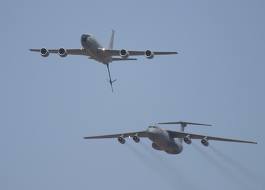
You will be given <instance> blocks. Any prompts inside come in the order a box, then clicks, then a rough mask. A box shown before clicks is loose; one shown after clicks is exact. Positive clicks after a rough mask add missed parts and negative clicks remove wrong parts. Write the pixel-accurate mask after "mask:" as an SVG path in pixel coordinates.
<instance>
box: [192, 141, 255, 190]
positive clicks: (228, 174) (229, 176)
mask: <svg viewBox="0 0 265 190" xmlns="http://www.w3.org/2000/svg"><path fill="white" fill-rule="evenodd" d="M192 146H193V147H194V149H195V150H196V151H197V152H199V153H200V154H201V155H202V156H203V157H204V158H205V159H207V161H208V162H209V163H210V164H212V165H213V166H215V167H216V169H217V171H218V172H219V173H220V174H221V176H222V177H224V178H225V179H226V180H229V181H230V182H232V183H234V184H235V185H237V186H238V188H240V189H252V188H251V187H250V186H249V184H248V183H246V182H245V181H242V180H241V179H238V175H235V174H233V173H232V171H231V169H230V168H228V167H226V166H225V165H223V164H222V163H221V162H219V160H217V159H215V158H214V157H213V156H212V155H210V154H209V153H208V152H207V151H203V150H202V149H201V147H200V146H198V145H197V144H195V143H193V144H192ZM210 147H211V146H210Z"/></svg>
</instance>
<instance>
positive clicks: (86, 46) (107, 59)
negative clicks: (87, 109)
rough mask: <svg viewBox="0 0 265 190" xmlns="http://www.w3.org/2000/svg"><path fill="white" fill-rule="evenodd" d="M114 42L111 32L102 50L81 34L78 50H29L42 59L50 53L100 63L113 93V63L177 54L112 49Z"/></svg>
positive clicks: (91, 37) (101, 47)
mask: <svg viewBox="0 0 265 190" xmlns="http://www.w3.org/2000/svg"><path fill="white" fill-rule="evenodd" d="M113 42H114V31H113V30H112V34H111V38H110V42H109V47H108V48H104V47H103V46H101V45H100V44H99V42H98V41H97V40H96V39H95V38H94V37H93V36H92V35H90V34H83V35H82V36H81V45H82V48H79V49H64V48H59V49H46V48H41V49H30V51H34V52H40V54H41V55H42V56H43V57H48V56H49V54H50V53H56V54H59V56H61V57H66V56H67V55H83V56H87V57H88V58H89V59H94V60H96V61H98V62H100V63H103V64H105V65H106V66H107V68H108V74H109V83H110V86H111V89H112V91H113V86H112V84H113V82H115V81H116V80H112V79H111V75H110V69H109V64H110V63H111V62H113V61H127V60H137V59H136V58H130V56H145V57H146V58H148V59H151V58H153V57H154V56H155V55H170V54H177V52H164V51H151V50H146V51H134V50H126V49H120V50H115V49H113Z"/></svg>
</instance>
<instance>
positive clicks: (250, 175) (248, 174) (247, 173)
mask: <svg viewBox="0 0 265 190" xmlns="http://www.w3.org/2000/svg"><path fill="white" fill-rule="evenodd" d="M210 149H211V150H212V151H213V153H215V154H216V155H217V156H218V157H219V158H220V159H222V161H223V162H225V163H226V164H228V165H229V166H231V167H232V168H233V169H234V170H237V172H238V173H240V175H241V176H243V177H245V178H246V180H249V179H250V180H252V182H253V183H254V184H257V185H260V186H261V187H265V184H264V183H263V180H262V179H260V177H259V176H258V175H256V174H255V173H254V172H252V171H251V170H250V169H248V168H247V167H246V166H245V165H243V164H241V163H240V162H239V160H234V159H233V158H232V157H230V156H229V155H226V154H225V153H223V152H222V151H221V150H218V149H217V148H216V147H213V146H211V147H210Z"/></svg>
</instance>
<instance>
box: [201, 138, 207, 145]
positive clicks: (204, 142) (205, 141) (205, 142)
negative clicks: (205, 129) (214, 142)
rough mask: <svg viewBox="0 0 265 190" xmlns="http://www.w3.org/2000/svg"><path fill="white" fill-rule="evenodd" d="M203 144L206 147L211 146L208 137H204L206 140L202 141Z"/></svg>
mask: <svg viewBox="0 0 265 190" xmlns="http://www.w3.org/2000/svg"><path fill="white" fill-rule="evenodd" d="M201 143H202V144H203V145H204V146H209V142H208V139H207V137H204V138H203V139H202V140H201Z"/></svg>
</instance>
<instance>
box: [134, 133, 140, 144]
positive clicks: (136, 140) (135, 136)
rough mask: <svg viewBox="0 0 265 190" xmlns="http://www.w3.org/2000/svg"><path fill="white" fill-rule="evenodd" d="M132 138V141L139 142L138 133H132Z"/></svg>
mask: <svg viewBox="0 0 265 190" xmlns="http://www.w3.org/2000/svg"><path fill="white" fill-rule="evenodd" d="M133 140H134V142H136V143H139V142H140V138H139V137H138V135H134V136H133Z"/></svg>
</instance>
